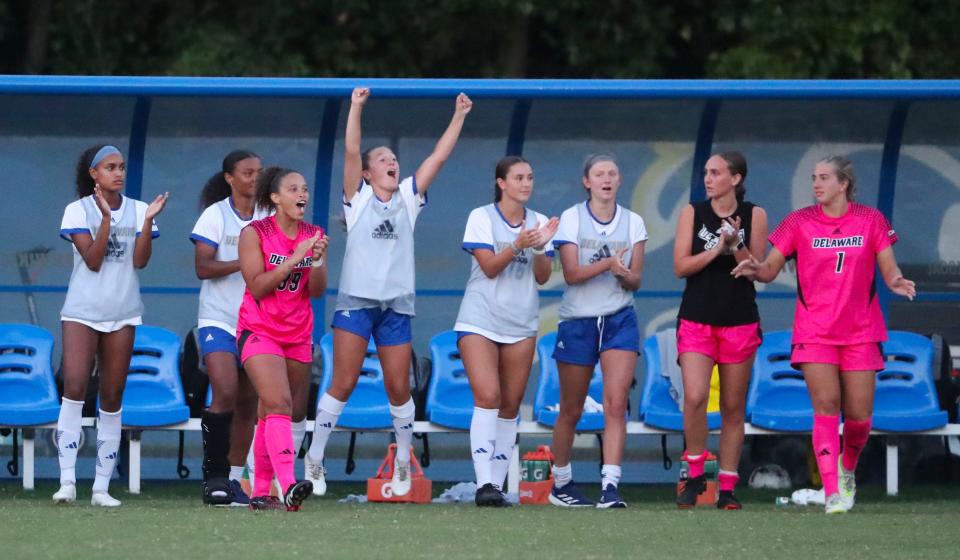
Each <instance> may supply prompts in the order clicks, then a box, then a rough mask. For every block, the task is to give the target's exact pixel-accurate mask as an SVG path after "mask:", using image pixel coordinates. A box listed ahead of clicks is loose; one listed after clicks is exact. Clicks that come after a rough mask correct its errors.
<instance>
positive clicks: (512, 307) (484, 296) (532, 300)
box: [454, 156, 559, 507]
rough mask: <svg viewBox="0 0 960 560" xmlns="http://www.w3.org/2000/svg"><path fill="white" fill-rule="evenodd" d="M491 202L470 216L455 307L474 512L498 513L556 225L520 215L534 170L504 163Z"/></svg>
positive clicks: (528, 213) (520, 162)
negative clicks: (469, 406) (465, 268)
mask: <svg viewBox="0 0 960 560" xmlns="http://www.w3.org/2000/svg"><path fill="white" fill-rule="evenodd" d="M494 174H495V181H496V182H495V184H494V202H493V204H488V205H486V206H481V207H480V208H476V209H475V210H473V211H472V212H470V217H469V218H467V227H466V231H465V232H464V234H463V249H464V251H467V252H468V253H470V254H471V255H472V256H473V259H472V262H471V266H470V279H469V280H467V288H466V291H465V293H464V296H463V301H462V302H461V304H460V312H459V313H458V314H457V322H456V325H455V326H454V330H456V331H457V346H458V347H459V349H460V355H461V356H462V358H463V364H464V368H465V369H466V371H467V377H468V378H469V379H470V389H471V391H472V392H473V402H474V408H473V419H472V420H471V421H470V448H471V450H472V456H473V469H474V471H475V473H476V476H477V495H476V500H475V501H476V504H477V505H478V506H493V507H504V506H509V505H510V503H509V502H507V500H506V499H505V498H504V496H503V493H502V488H503V483H504V480H505V479H506V476H507V470H508V467H509V465H510V458H511V455H512V454H513V446H514V443H515V442H516V439H517V420H518V415H519V411H520V403H521V401H523V394H524V392H525V391H526V389H527V379H528V378H529V377H530V367H531V366H532V365H533V354H534V350H535V346H536V337H537V327H538V325H539V315H540V296H539V293H538V292H537V285H538V284H540V285H542V284H543V283H545V282H546V281H547V280H549V279H550V272H551V270H550V268H551V267H550V259H551V258H552V257H553V251H552V250H550V249H549V248H548V247H547V243H548V242H549V241H550V238H551V237H553V235H554V234H555V233H556V231H557V226H558V225H559V220H558V219H557V218H551V219H549V220H548V219H547V218H546V216H544V215H543V214H540V213H537V212H534V211H533V210H530V209H528V208H527V207H526V203H527V201H529V200H530V195H531V194H533V170H532V169H531V167H530V164H529V163H528V162H527V161H526V160H524V159H523V158H521V157H518V156H507V157H505V158H503V159H501V160H500V162H499V163H497V167H496V170H495V173H494Z"/></svg>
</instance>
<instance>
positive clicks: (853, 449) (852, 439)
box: [843, 418, 873, 471]
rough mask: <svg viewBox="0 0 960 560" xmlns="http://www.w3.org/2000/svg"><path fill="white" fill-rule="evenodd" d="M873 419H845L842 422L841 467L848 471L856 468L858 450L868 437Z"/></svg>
mask: <svg viewBox="0 0 960 560" xmlns="http://www.w3.org/2000/svg"><path fill="white" fill-rule="evenodd" d="M872 420H873V419H872V418H867V419H866V420H846V421H844V423H843V468H844V469H846V470H848V471H854V470H856V469H857V460H858V459H860V452H861V451H863V446H865V445H866V444H867V438H868V437H870V427H871V426H872V425H873V421H872Z"/></svg>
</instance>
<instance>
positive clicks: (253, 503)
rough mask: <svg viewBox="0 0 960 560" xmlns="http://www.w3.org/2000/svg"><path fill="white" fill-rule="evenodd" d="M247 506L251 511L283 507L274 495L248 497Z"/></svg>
mask: <svg viewBox="0 0 960 560" xmlns="http://www.w3.org/2000/svg"><path fill="white" fill-rule="evenodd" d="M247 507H249V508H250V509H252V510H253V511H271V510H280V509H283V504H281V503H280V498H277V497H276V496H255V497H253V498H250V505H249V506H247Z"/></svg>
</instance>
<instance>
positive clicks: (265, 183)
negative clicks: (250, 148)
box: [255, 167, 296, 210]
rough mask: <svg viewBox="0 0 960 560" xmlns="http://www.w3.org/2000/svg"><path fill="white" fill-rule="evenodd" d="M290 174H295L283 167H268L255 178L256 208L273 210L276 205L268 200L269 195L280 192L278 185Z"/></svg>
mask: <svg viewBox="0 0 960 560" xmlns="http://www.w3.org/2000/svg"><path fill="white" fill-rule="evenodd" d="M291 173H296V171H294V170H293V169H287V168H285V167H268V168H266V169H264V170H263V173H261V174H260V176H259V177H257V196H256V199H255V200H256V203H257V206H259V207H260V208H263V209H265V210H273V209H275V208H276V205H275V204H274V203H273V200H271V199H270V195H271V194H273V193H277V192H280V183H281V182H283V178H284V177H286V176H287V175H289V174H291Z"/></svg>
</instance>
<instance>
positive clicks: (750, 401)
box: [747, 331, 813, 432]
mask: <svg viewBox="0 0 960 560" xmlns="http://www.w3.org/2000/svg"><path fill="white" fill-rule="evenodd" d="M791 336H792V333H791V332H790V331H775V332H770V333H764V334H763V344H761V345H760V348H758V349H757V358H756V361H754V363H753V377H752V378H751V379H750V389H749V391H748V392H747V420H748V421H749V422H750V423H751V424H753V425H754V426H757V427H760V428H766V429H768V430H778V431H784V432H809V431H811V430H813V405H812V404H811V403H810V394H809V393H808V392H807V384H806V383H805V382H804V380H803V373H801V372H799V371H797V370H795V369H793V368H792V367H790V350H791V347H790V337H791Z"/></svg>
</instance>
